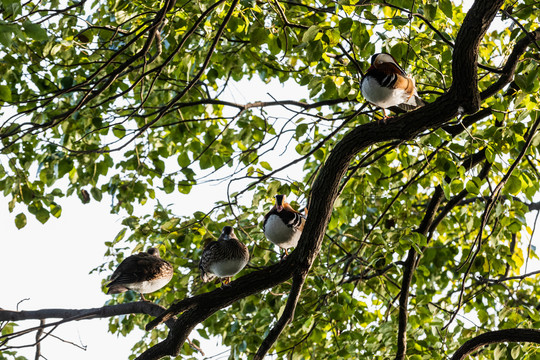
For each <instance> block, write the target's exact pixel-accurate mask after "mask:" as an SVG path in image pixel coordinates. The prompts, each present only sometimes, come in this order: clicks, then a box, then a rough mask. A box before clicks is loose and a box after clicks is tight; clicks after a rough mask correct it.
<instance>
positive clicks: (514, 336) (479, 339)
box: [451, 329, 540, 360]
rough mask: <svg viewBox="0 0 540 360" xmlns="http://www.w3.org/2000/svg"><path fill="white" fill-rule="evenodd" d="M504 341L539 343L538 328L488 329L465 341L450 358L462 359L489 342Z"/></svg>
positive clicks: (454, 359)
mask: <svg viewBox="0 0 540 360" xmlns="http://www.w3.org/2000/svg"><path fill="white" fill-rule="evenodd" d="M505 342H532V343H537V344H540V330H534V329H505V330H498V331H489V332H486V333H484V334H481V335H478V336H476V337H474V338H472V339H471V340H468V341H467V342H465V343H464V344H463V345H461V347H460V348H459V349H458V350H457V351H456V352H455V353H454V356H452V358H451V360H463V359H465V358H466V357H467V356H468V355H469V354H471V353H473V352H474V351H476V350H478V349H480V348H481V347H484V346H486V345H489V344H498V343H505Z"/></svg>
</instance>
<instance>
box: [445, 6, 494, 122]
mask: <svg viewBox="0 0 540 360" xmlns="http://www.w3.org/2000/svg"><path fill="white" fill-rule="evenodd" d="M503 3H504V1H503V0H497V1H475V2H474V4H473V5H472V7H471V9H470V10H469V12H468V13H467V15H466V16H465V19H464V20H463V25H462V26H461V28H460V29H459V32H458V34H457V37H456V43H455V47H454V52H453V54H452V76H453V79H454V81H453V82H452V86H451V87H450V90H449V93H451V94H453V96H455V98H456V99H457V101H458V103H459V104H460V105H461V106H462V108H463V110H464V112H465V113H467V114H472V113H475V112H477V111H478V109H479V108H480V94H479V92H478V75H477V62H478V45H479V44H480V41H481V40H482V38H483V37H484V34H485V33H486V31H487V29H488V27H489V25H490V24H491V22H492V21H493V19H494V18H495V15H496V14H497V12H498V11H499V9H500V8H501V6H502V4H503Z"/></svg>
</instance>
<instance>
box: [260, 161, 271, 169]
mask: <svg viewBox="0 0 540 360" xmlns="http://www.w3.org/2000/svg"><path fill="white" fill-rule="evenodd" d="M260 165H261V166H262V167H263V169H266V170H268V171H272V167H271V166H270V164H269V163H267V162H266V161H261V162H260Z"/></svg>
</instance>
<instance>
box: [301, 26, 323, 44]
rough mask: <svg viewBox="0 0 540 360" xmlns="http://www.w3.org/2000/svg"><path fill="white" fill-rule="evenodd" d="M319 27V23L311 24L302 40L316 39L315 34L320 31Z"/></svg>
mask: <svg viewBox="0 0 540 360" xmlns="http://www.w3.org/2000/svg"><path fill="white" fill-rule="evenodd" d="M319 29H320V28H319V26H318V25H311V26H310V27H309V29H307V30H306V32H305V33H304V35H303V36H302V42H305V43H307V42H310V41H312V40H314V39H315V36H317V34H318V33H319Z"/></svg>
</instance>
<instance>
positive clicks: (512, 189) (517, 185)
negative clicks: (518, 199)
mask: <svg viewBox="0 0 540 360" xmlns="http://www.w3.org/2000/svg"><path fill="white" fill-rule="evenodd" d="M504 189H505V190H506V191H507V192H509V193H510V194H512V195H517V194H519V192H520V191H521V180H520V178H519V177H518V176H516V175H511V176H510V177H509V178H508V181H507V182H506V185H505V187H504Z"/></svg>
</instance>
